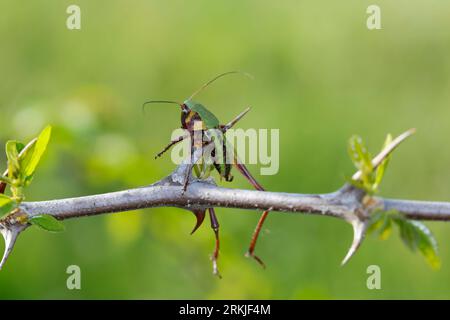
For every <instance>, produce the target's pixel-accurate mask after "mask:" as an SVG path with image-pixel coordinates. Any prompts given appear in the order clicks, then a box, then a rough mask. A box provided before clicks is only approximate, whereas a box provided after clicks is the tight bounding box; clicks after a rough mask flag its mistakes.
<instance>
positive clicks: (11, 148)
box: [6, 141, 20, 179]
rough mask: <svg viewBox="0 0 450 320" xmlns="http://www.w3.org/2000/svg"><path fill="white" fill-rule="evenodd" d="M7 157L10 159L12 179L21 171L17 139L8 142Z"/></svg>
mask: <svg viewBox="0 0 450 320" xmlns="http://www.w3.org/2000/svg"><path fill="white" fill-rule="evenodd" d="M6 157H7V159H8V176H9V177H10V178H11V179H14V178H17V177H18V176H19V172H20V165H19V152H18V151H17V141H8V142H6Z"/></svg>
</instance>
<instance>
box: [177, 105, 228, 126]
mask: <svg viewBox="0 0 450 320" xmlns="http://www.w3.org/2000/svg"><path fill="white" fill-rule="evenodd" d="M184 104H185V105H186V106H187V107H188V108H189V109H190V110H192V111H194V112H197V113H198V114H199V116H200V118H201V119H202V121H203V122H204V123H205V126H206V128H207V129H213V128H217V127H219V124H220V122H219V120H218V119H217V118H216V116H215V115H214V114H213V113H212V112H211V111H209V110H208V109H206V108H205V107H204V106H203V105H201V104H200V103H197V102H194V101H185V102H184Z"/></svg>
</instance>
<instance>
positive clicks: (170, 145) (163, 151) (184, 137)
mask: <svg viewBox="0 0 450 320" xmlns="http://www.w3.org/2000/svg"><path fill="white" fill-rule="evenodd" d="M187 137H188V136H180V137H178V138H176V139H175V140H172V141H171V142H170V143H169V144H168V145H167V146H166V147H165V148H164V149H163V150H162V151H161V152H159V153H158V154H157V155H156V156H155V159H158V158H159V157H161V156H162V155H163V154H164V153H165V152H166V151H167V150H169V149H170V148H171V147H173V146H174V145H176V144H177V143H178V142H181V141H183V140H184V139H186V138H187Z"/></svg>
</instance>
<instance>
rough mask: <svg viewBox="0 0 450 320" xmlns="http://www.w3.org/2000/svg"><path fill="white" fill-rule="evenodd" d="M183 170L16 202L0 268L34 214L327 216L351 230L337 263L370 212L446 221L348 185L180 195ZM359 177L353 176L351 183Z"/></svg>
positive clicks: (442, 205)
mask: <svg viewBox="0 0 450 320" xmlns="http://www.w3.org/2000/svg"><path fill="white" fill-rule="evenodd" d="M412 133H413V130H410V131H407V132H406V133H404V134H402V135H401V136H399V137H398V138H396V139H395V140H394V141H392V143H391V144H389V145H388V146H387V147H386V148H385V149H384V150H383V151H382V152H381V153H380V154H379V155H377V156H376V157H375V158H374V159H373V161H372V164H373V166H374V167H377V166H378V165H380V163H381V162H382V161H383V159H385V158H386V157H387V156H388V155H389V154H390V153H391V152H392V151H393V150H394V149H395V148H396V147H397V146H398V145H399V144H400V143H401V142H402V141H404V140H405V139H406V138H407V137H409V136H410V135H411V134H412ZM186 168H187V165H186V164H181V165H180V166H179V167H177V169H176V170H175V171H174V172H173V173H172V174H170V175H169V176H167V177H166V178H164V179H162V180H160V181H158V182H156V183H154V184H152V185H149V186H146V187H141V188H136V189H130V190H125V191H119V192H112V193H106V194H100V195H92V196H85V197H79V198H71V199H61V200H51V201H40V202H24V203H22V204H21V205H20V207H19V208H18V209H16V211H15V212H14V213H13V214H10V215H8V216H7V217H6V218H3V219H2V220H0V232H1V233H2V235H3V237H4V239H5V252H4V256H3V259H2V261H1V263H0V267H2V266H3V265H4V263H5V261H6V259H7V258H8V256H9V254H10V253H11V251H12V249H13V246H14V243H15V241H16V239H17V236H18V235H19V234H20V232H22V231H23V230H25V229H26V228H27V227H29V226H30V224H29V223H27V222H26V221H28V220H29V218H31V217H33V216H36V215H40V214H48V215H52V216H54V217H55V218H57V219H58V220H65V219H70V218H77V217H89V216H93V215H99V214H106V213H114V212H123V211H128V210H136V209H143V208H152V207H179V208H184V209H186V210H191V211H192V210H195V209H207V208H211V207H222V208H239V209H249V210H270V211H275V212H292V213H303V214H314V215H322V216H330V217H335V218H339V219H343V220H345V221H347V222H348V223H350V224H351V225H352V226H353V229H354V240H353V243H352V245H351V247H350V249H349V251H348V253H347V255H346V257H345V258H344V260H343V262H342V263H343V264H344V263H346V262H347V261H348V260H349V259H350V257H351V256H352V255H353V254H354V253H355V252H356V250H357V248H358V247H359V246H360V244H361V242H362V240H363V238H364V236H365V233H366V229H367V222H368V218H369V215H370V213H371V212H373V210H375V209H383V210H393V209H394V210H397V211H398V212H400V213H402V214H403V215H405V217H406V218H408V219H414V220H438V221H448V220H450V203H449V202H427V201H413V200H396V199H386V198H382V197H372V198H371V199H370V201H367V199H366V197H365V196H366V194H365V192H364V191H362V190H360V189H358V188H356V187H354V186H351V185H348V184H346V185H344V186H343V187H342V188H340V189H339V190H337V191H336V192H332V193H325V194H296V193H283V192H268V191H254V190H241V189H229V188H223V187H219V186H217V185H216V184H215V183H214V181H213V180H212V179H207V180H198V179H192V181H191V183H190V184H189V187H188V189H187V191H186V192H183V177H184V176H185V171H186ZM359 175H360V173H359V172H357V173H355V175H354V176H353V178H354V179H357V178H358V177H359ZM24 221H25V223H24Z"/></svg>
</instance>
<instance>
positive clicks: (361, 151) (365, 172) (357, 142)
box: [348, 135, 375, 193]
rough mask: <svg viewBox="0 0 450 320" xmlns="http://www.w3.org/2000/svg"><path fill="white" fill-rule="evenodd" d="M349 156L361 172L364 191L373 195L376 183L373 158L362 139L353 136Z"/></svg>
mask: <svg viewBox="0 0 450 320" xmlns="http://www.w3.org/2000/svg"><path fill="white" fill-rule="evenodd" d="M348 154H349V156H350V158H351V160H352V162H353V164H354V165H355V167H356V168H357V169H358V170H360V171H361V178H360V180H361V182H362V189H364V190H365V191H366V192H367V193H373V191H374V189H373V184H374V181H375V177H374V172H373V171H374V170H373V165H372V157H371V155H370V153H369V152H368V151H367V148H366V146H365V145H364V142H363V140H362V139H361V137H359V136H357V135H355V136H352V137H351V138H350V140H349V143H348Z"/></svg>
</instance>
